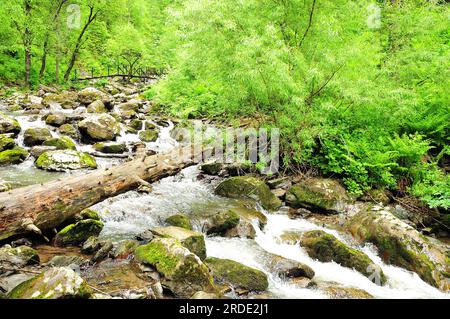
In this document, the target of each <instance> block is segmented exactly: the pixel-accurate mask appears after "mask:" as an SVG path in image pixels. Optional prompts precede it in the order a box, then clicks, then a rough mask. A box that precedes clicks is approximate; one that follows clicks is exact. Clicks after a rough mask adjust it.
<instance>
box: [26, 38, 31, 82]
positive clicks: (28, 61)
mask: <svg viewBox="0 0 450 319" xmlns="http://www.w3.org/2000/svg"><path fill="white" fill-rule="evenodd" d="M30 71H31V47H30V46H28V45H27V46H26V47H25V85H26V87H27V88H31V80H30Z"/></svg>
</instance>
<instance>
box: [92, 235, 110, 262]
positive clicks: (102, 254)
mask: <svg viewBox="0 0 450 319" xmlns="http://www.w3.org/2000/svg"><path fill="white" fill-rule="evenodd" d="M113 248H114V245H113V243H112V242H111V241H110V240H106V241H103V242H102V244H101V247H100V249H99V250H98V251H97V252H96V253H95V254H94V256H93V257H92V259H91V261H92V262H93V263H98V262H100V261H102V260H104V259H106V258H108V256H109V253H110V252H111V251H112V250H113Z"/></svg>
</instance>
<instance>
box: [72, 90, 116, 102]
mask: <svg viewBox="0 0 450 319" xmlns="http://www.w3.org/2000/svg"><path fill="white" fill-rule="evenodd" d="M78 100H79V101H80V103H82V104H84V105H89V104H91V103H94V102H95V101H102V103H104V104H105V102H106V104H109V103H110V97H109V96H108V95H107V94H105V93H103V92H102V91H100V90H97V89H96V88H93V87H88V88H85V89H83V90H81V91H80V92H78Z"/></svg>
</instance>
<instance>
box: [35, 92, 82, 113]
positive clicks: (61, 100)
mask: <svg viewBox="0 0 450 319" xmlns="http://www.w3.org/2000/svg"><path fill="white" fill-rule="evenodd" d="M77 98H78V94H77V92H74V91H63V92H60V93H51V94H48V95H46V96H45V97H44V98H43V99H42V104H43V105H45V106H51V105H54V104H59V105H61V106H62V107H63V108H64V109H74V108H76V107H77V105H78V104H77V102H76V100H77Z"/></svg>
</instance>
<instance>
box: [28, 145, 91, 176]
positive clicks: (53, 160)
mask: <svg viewBox="0 0 450 319" xmlns="http://www.w3.org/2000/svg"><path fill="white" fill-rule="evenodd" d="M35 165H36V167H38V168H40V169H44V170H47V171H66V170H77V169H95V168H97V162H96V161H95V158H94V157H92V156H91V155H89V154H86V153H82V152H77V151H73V150H57V151H50V152H45V153H43V154H41V156H39V158H38V159H37V161H36V163H35Z"/></svg>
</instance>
